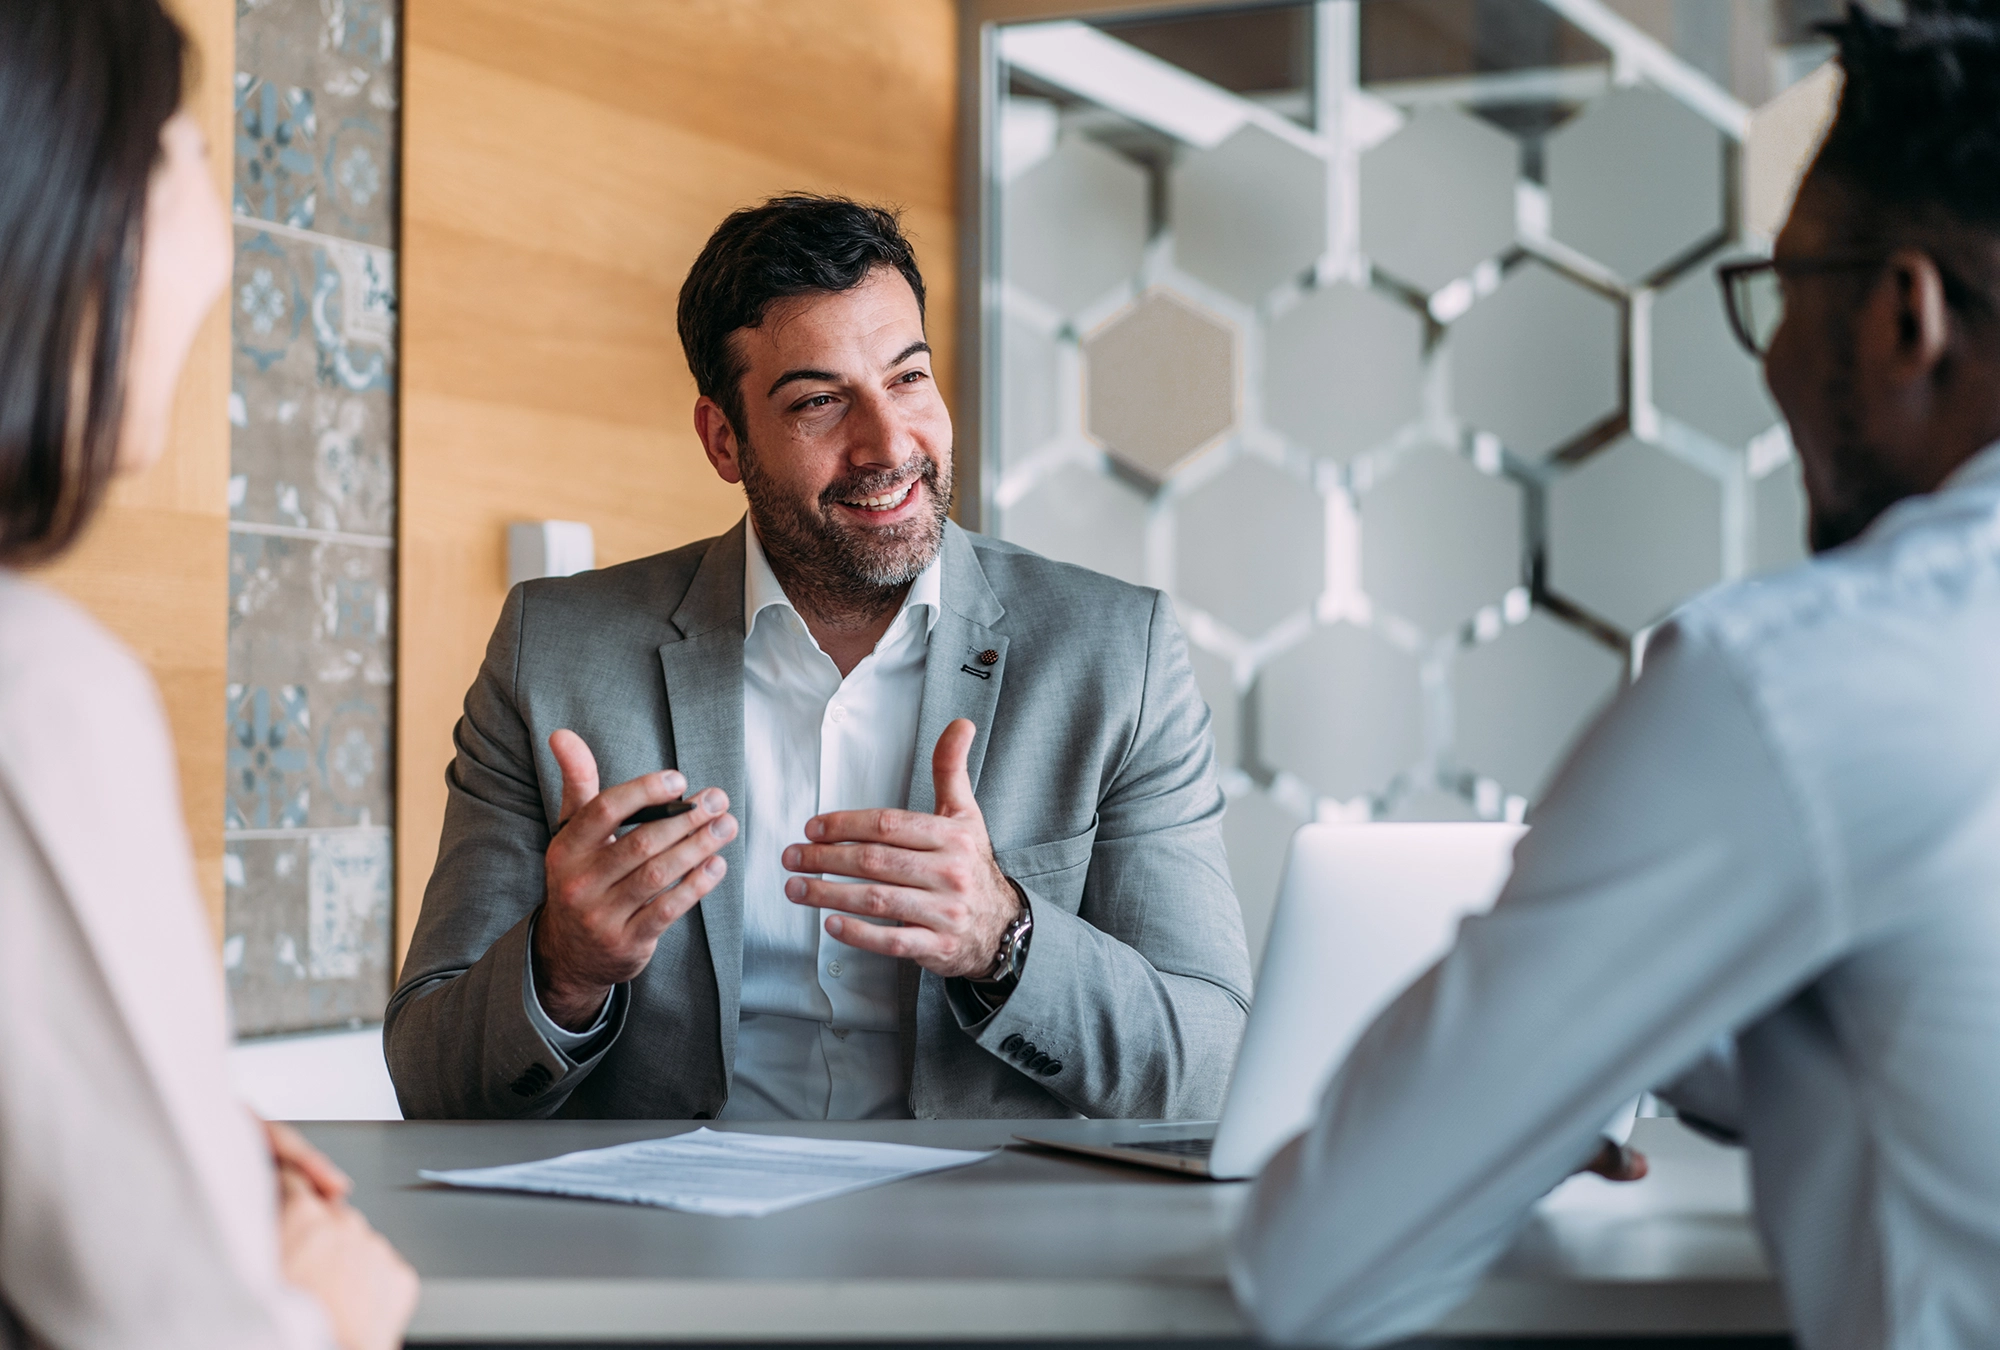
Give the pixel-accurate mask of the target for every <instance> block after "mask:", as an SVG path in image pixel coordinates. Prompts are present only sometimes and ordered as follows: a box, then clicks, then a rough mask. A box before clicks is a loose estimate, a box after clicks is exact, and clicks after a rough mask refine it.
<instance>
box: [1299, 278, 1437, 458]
mask: <svg viewBox="0 0 2000 1350" xmlns="http://www.w3.org/2000/svg"><path fill="white" fill-rule="evenodd" d="M1423 342H1424V321H1423V319H1422V318H1421V317H1419V316H1418V315H1417V314H1416V312H1415V311H1413V310H1412V309H1410V308H1409V306H1407V305H1402V304H1398V303H1397V302H1396V301H1394V300H1391V299H1389V298H1388V297H1387V296H1384V295H1382V294H1380V293H1379V292H1376V291H1370V290H1362V289H1359V288H1357V287H1355V286H1350V285H1348V284H1347V283H1346V282H1341V283H1339V284H1337V285H1333V286H1327V287H1323V288H1321V289H1318V290H1315V291H1313V292H1312V293H1311V294H1309V295H1307V296H1306V298H1305V299H1304V300H1303V301H1302V302H1300V303H1299V304H1298V305H1296V306H1294V307H1293V308H1292V309H1290V310H1288V311H1286V313H1285V314H1284V315H1283V316H1282V317H1280V318H1279V319H1277V320H1276V321H1275V322H1273V323H1272V324H1271V327H1270V332H1269V336H1268V337H1267V338H1266V340H1265V345H1264V366H1265V371H1264V416H1265V418H1266V419H1267V420H1268V421H1269V422H1270V423H1271V425H1272V426H1274V427H1276V428H1278V430H1280V431H1282V432H1284V433H1285V435H1287V436H1289V437H1290V438H1291V439H1292V440H1294V441H1296V442H1297V443H1298V444H1300V445H1303V446H1305V447H1306V448H1307V449H1309V450H1311V451H1313V453H1315V454H1318V455H1323V456H1326V457H1328V458H1332V459H1335V460H1339V461H1341V462H1343V463H1344V462H1346V461H1347V460H1349V459H1352V458H1353V457H1354V456H1355V455H1357V454H1359V453H1360V452H1362V451H1363V450H1366V449H1368V448H1369V447H1371V446H1374V445H1378V444H1380V443H1381V442H1383V441H1385V440H1387V439H1388V438H1389V437H1390V436H1392V435H1394V434H1395V432H1396V430H1397V429H1398V428H1399V427H1401V426H1403V425H1404V424H1405V423H1407V422H1411V421H1414V420H1415V419H1416V417H1417V414H1418V412H1419V411H1420V406H1419V396H1420V394H1421V392H1422V391H1421V386H1422V382H1423V374H1424V371H1423Z"/></svg>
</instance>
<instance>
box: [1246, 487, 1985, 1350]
mask: <svg viewBox="0 0 2000 1350" xmlns="http://www.w3.org/2000/svg"><path fill="white" fill-rule="evenodd" d="M1533 821H1534V827H1535V828H1534V829H1533V831H1532V832H1531V833H1530V834H1529V835H1528V836H1527V838H1526V839H1525V841H1524V842H1523V843H1522V845H1521V846H1520V849H1519V852H1518V856H1517V859H1516V865H1515V870H1514V873H1513V877H1512V879H1511V880H1510V882H1509V883H1508V886H1507V888H1506V890H1505V892H1504V893H1503V894H1502V896H1501V898H1500V901H1499V903H1498V904H1497V905H1496V906H1495V907H1494V909H1493V911H1492V912H1491V914H1489V915H1486V916H1483V917H1478V918H1473V919H1469V920H1467V921H1466V922H1465V923H1464V925H1463V926H1462V928H1461V929H1460V933H1459V938H1458V943H1457V945H1456V947H1455V948H1454V949H1453V950H1452V952H1451V953H1450V954H1449V955H1448V956H1446V957H1445V958H1444V959H1443V960H1442V961H1441V962H1440V963H1439V964H1438V965H1437V966H1436V967H1435V968H1433V969H1432V970H1431V971H1430V972H1429V973H1428V974H1427V975H1426V976H1424V978H1423V979H1422V980H1421V981H1419V982H1418V983H1417V984H1416V985H1415V986H1413V987H1412V988H1411V989H1410V990H1409V991H1408V992H1406V993H1405V994H1404V995H1403V997H1402V998H1401V999H1399V1000H1398V1001H1397V1002H1396V1003H1395V1004H1394V1005H1393V1006H1392V1007H1391V1008H1390V1009H1389V1010H1388V1011H1387V1012H1385V1013H1384V1014H1383V1015H1382V1017H1381V1018H1380V1019H1379V1020H1377V1022H1376V1023H1375V1024H1374V1025H1373V1026H1372V1027H1371V1028H1370V1029H1369V1031H1368V1032H1367V1033H1366V1034H1365V1035H1364V1037H1363V1038H1362V1040H1361V1041H1360V1042H1359V1044H1358V1045H1357V1046H1356V1048H1355V1050H1354V1052H1353V1054H1352V1055H1351V1056H1350V1057H1349V1059H1348V1060H1347V1062H1346V1064H1345V1065H1344V1066H1343V1068H1342V1069H1341V1071H1340V1072H1339V1074H1338V1075H1337V1076H1336V1077H1335V1079H1334V1081H1333V1082H1332V1084H1331V1085H1330V1086H1329V1087H1328V1089H1327V1093H1326V1096H1325V1098H1324V1100H1323V1102H1322V1104H1321V1109H1320V1114H1319V1118H1318V1121H1317V1123H1316V1124H1315V1125H1314V1126H1313V1128H1312V1129H1311V1130H1310V1131H1309V1132H1308V1133H1307V1134H1306V1135H1304V1136H1303V1137H1302V1138H1301V1139H1299V1140H1296V1141H1294V1142H1293V1143H1292V1144H1290V1145H1288V1146H1287V1148H1286V1149H1285V1150H1284V1151H1283V1152H1282V1153H1280V1154H1279V1155H1278V1157H1277V1158H1276V1159H1274V1160H1273V1162H1272V1164H1271V1165H1270V1167H1269V1168H1268V1169H1267V1170H1266V1172H1265V1174H1264V1176H1263V1177H1262V1178H1261V1179H1260V1181H1259V1182H1258V1185H1257V1188H1256V1191H1255V1194H1254V1197H1253V1201H1252V1205H1251V1208H1250V1210H1249V1211H1248V1214H1247V1217H1246V1220H1245V1224H1244V1227H1243V1230H1242V1232H1241V1234H1240V1235H1239V1238H1238V1243H1237V1249H1236V1256H1235V1263H1234V1276H1235V1281H1236V1287H1237V1291H1238V1294H1239V1296H1240V1297H1241V1298H1242V1300H1243V1302H1244V1305H1245V1306H1246V1307H1247V1308H1248V1309H1250V1310H1251V1312H1252V1313H1253V1315H1254V1316H1255V1318H1256V1320H1257V1322H1258V1323H1259V1325H1260V1326H1261V1327H1262V1328H1263V1329H1264V1330H1265V1331H1266V1332H1267V1333H1268V1334H1270V1335H1272V1336H1274V1337H1276V1338H1279V1339H1285V1340H1306V1339H1310V1340H1314V1341H1318V1342H1332V1343H1336V1344H1349V1345H1365V1344H1374V1343H1378V1342H1381V1341H1385V1340H1390V1339H1393V1338H1397V1337H1402V1336H1407V1335H1410V1334H1412V1333H1414V1332H1418V1331H1420V1330H1422V1329H1423V1328H1425V1327H1426V1326H1428V1325H1430V1324H1431V1323H1432V1322H1434V1321H1435V1320H1436V1319H1437V1318H1438V1317H1439V1316H1441V1315H1442V1314H1444V1313H1445V1312H1446V1311H1448V1310H1449V1309H1450V1308H1452V1307H1453V1306H1454V1305H1456V1304H1457V1303H1458V1302H1459V1301H1460V1300H1462V1299H1463V1298H1464V1297H1465V1296H1466V1295H1467V1294H1468V1293H1470V1292H1471V1290H1472V1288H1473V1286H1474V1284H1475V1283H1476V1282H1477V1281H1478V1279H1479V1278H1480V1276H1481V1274H1482V1272H1483V1271H1484V1270H1485V1269H1486V1267H1487V1266H1488V1264H1489V1263H1490V1262H1492V1261H1493V1260H1494V1259H1495V1258H1496V1257H1497V1256H1498V1255H1499V1254H1500V1253H1501V1252H1502V1250H1504V1248H1505V1247H1506V1246H1507V1244H1508V1242H1509V1241H1510V1240H1511V1239H1512V1237H1513V1236H1514V1234H1515V1233H1516V1232H1517V1231H1518V1229H1519V1228H1520V1226H1521V1225H1522V1224H1523V1222H1524V1221H1525V1220H1526V1219H1527V1217H1528V1214H1529V1211H1530V1209H1531V1207H1532V1206H1533V1205H1534V1203H1535V1202H1536V1201H1537V1200H1538V1199H1539V1198H1540V1197H1541V1196H1542V1195H1543V1194H1544V1193H1546V1192H1547V1191H1548V1190H1549V1189H1550V1188H1551V1187H1553V1186H1555V1185H1556V1184H1557V1183H1558V1182H1559V1181H1561V1180H1562V1179H1563V1177H1564V1176H1565V1175H1566V1174H1567V1173H1569V1172H1570V1171H1571V1170H1572V1169H1574V1168H1576V1167H1577V1166H1579V1165H1580V1164H1581V1163H1582V1162H1583V1161H1584V1160H1585V1159H1586V1158H1587V1157H1588V1156H1589V1155H1590V1153H1591V1152H1592V1151H1593V1149H1594V1148H1595V1146H1596V1130H1597V1126H1598V1124H1599V1123H1600V1122H1601V1121H1603V1120H1604V1118H1605V1117H1606V1116H1607V1115H1608V1114H1610V1112H1611V1110H1612V1108H1613V1107H1615V1106H1616V1105H1617V1104H1618V1103H1619V1102H1620V1101H1622V1100H1624V1099H1625V1098H1628V1097H1630V1096H1631V1095H1632V1094H1633V1093H1634V1092H1636V1091H1638V1090H1640V1089H1642V1088H1645V1087H1647V1086H1648V1085H1649V1084H1656V1083H1660V1082H1662V1081H1665V1080H1669V1079H1674V1078H1676V1076H1677V1075H1682V1076H1681V1077H1680V1078H1679V1081H1678V1082H1677V1083H1674V1084H1673V1085H1671V1086H1670V1087H1668V1088H1666V1089H1662V1091H1663V1092H1664V1093H1665V1095H1667V1096H1669V1098H1670V1099H1672V1100H1674V1101H1675V1102H1676V1103H1677V1104H1678V1105H1679V1106H1680V1107H1681V1108H1682V1110H1683V1112H1684V1113H1685V1114H1691V1115H1695V1116H1699V1117H1701V1118H1702V1119H1703V1120H1704V1121H1705V1122H1707V1123H1708V1125H1709V1126H1710V1127H1711V1128H1712V1129H1714V1130H1716V1131H1719V1132H1723V1133H1730V1134H1734V1135H1736V1136H1738V1137H1740V1139H1741V1140H1742V1142H1743V1143H1745V1144H1746V1145H1747V1146H1748V1148H1749V1150H1750V1155H1751V1171H1752V1177H1753V1185H1754V1193H1755V1199H1756V1208H1757V1222H1758V1225H1759V1227H1760V1229H1761V1231H1762V1233H1763V1236H1764V1239H1765V1243H1766V1246H1767V1248H1768V1249H1769V1252H1770V1254H1771V1257H1772V1260H1773V1262H1774V1265H1775V1267H1776V1269H1777V1271H1778V1274H1779V1277H1780V1279H1781V1281H1782V1282H1783V1285H1784V1288H1785V1293H1786V1298H1787V1301H1788V1304H1789V1307H1790V1310H1791V1315H1792V1319H1793V1325H1794V1329H1795V1331H1796V1334H1797V1336H1798V1339H1799V1343H1800V1344H1801V1346H1805V1347H1811V1350H1848V1348H1850V1347H1851V1348H1852V1350H1864V1348H1865V1350H1883V1348H1884V1347H1895V1348H1898V1350H1904V1348H1907V1350H1917V1347H1922V1348H1923V1350H1973V1348H1974V1347H1991V1346H1994V1345H2000V1148H1996V1147H1995V1145H1994V1140H1995V1138H1996V1134H2000V447H1994V448H1990V449H1988V450H1986V451H1984V452H1982V453H1981V454H1980V455H1978V456H1977V457H1976V458H1974V459H1973V460H1972V461H1970V462H1969V463H1967V464H1966V465H1964V466H1962V467H1961V468H1960V470H1959V471H1958V472H1957V473H1956V474H1955V475H1953V477H1952V478H1951V479H1950V480H1949V481H1948V482H1947V484H1946V485H1945V486H1944V488H1942V489H1941V490H1939V491H1938V492H1936V493H1934V494H1931V495H1928V496H1922V497H1917V498H1913V499H1910V500H1907V501H1904V502H1902V503H1899V504H1898V505H1897V506H1895V507H1894V508H1892V509H1891V510H1889V511H1888V512H1885V513H1884V514H1883V516H1882V517H1881V518H1880V519H1879V520H1878V521H1877V522H1876V523H1875V525H1874V526H1873V527H1872V528H1871V529H1870V530H1869V531H1868V532H1867V534H1866V535H1865V536H1863V538H1862V539H1860V540H1859V541H1857V542H1856V543H1855V544H1853V545H1851V546H1849V547H1847V548H1844V549H1841V550H1838V551H1836V552H1834V553H1831V554H1829V555H1826V556H1823V557H1821V558H1819V559H1817V560H1815V561H1814V562H1812V563H1810V564H1808V565H1806V566H1803V567H1800V568H1798V569H1795V570H1793V571H1790V572H1787V573H1784V574H1781V575H1778V576H1775V577H1771V578H1768V579H1759V580H1754V581H1749V582H1745V583H1741V584H1738V585H1734V586H1729V587H1725V588H1722V589H1720V590H1717V591H1714V592H1711V593H1710V594H1708V595H1707V596H1704V597H1702V598H1701V599H1698V600H1696V601H1695V602H1693V603H1692V604H1691V605H1689V606H1688V607H1687V608H1686V609H1684V610H1683V611H1682V612H1681V613H1680V614H1679V615H1677V616H1676V618H1675V620H1674V621H1673V622H1672V623H1671V624H1670V625H1668V626H1667V627H1666V628H1665V629H1663V630H1662V632H1661V634H1660V635H1659V637H1658V638H1657V639H1656V640H1655V641H1654V643H1653V644H1652V646H1651V648H1650V650H1649V652H1648V655H1647V658H1646V664H1645V669H1644V673H1643V675H1642V676H1641V678H1640V679H1639V680H1638V681H1637V682H1636V683H1635V684H1634V686H1633V687H1632V688H1631V689H1629V690H1627V691H1626V692H1625V694H1624V695H1622V696H1621V697H1620V698H1619V699H1618V700H1617V702H1616V703H1615V704H1614V705H1613V706H1612V707H1611V708H1610V710H1609V711H1608V712H1607V713H1606V714H1605V715H1604V716H1603V717H1602V718H1601V719H1600V720H1599V721H1598V723H1597V724H1596V725H1595V726H1594V727H1593V728H1592V729H1591V730H1590V731H1589V732H1588V733H1587V734H1586V735H1585V737H1584V738H1583V740H1582V741H1581V742H1580V743H1579V745H1578V746H1577V747H1576V749H1575V751H1574V752H1573V754H1572V756H1571V758H1570V760H1569V762H1568V763H1567V765H1565V767H1564V768H1563V770H1562V772H1561V773H1560V774H1559V775H1558V777H1557V779H1556V781H1555V782H1554V784H1553V785H1552V787H1551V788H1550V791H1549V793H1548V796H1547V799H1546V800H1545V801H1544V802H1543V803H1542V805H1541V806H1540V807H1539V809H1538V810H1537V811H1536V812H1535V814H1534V817H1533ZM1718 1037H1723V1038H1726V1039H1725V1041H1724V1045H1725V1048H1726V1049H1727V1050H1728V1051H1729V1052H1730V1053H1729V1054H1727V1055H1723V1056H1710V1057H1707V1058H1704V1057H1703V1052H1704V1047H1707V1046H1710V1045H1711V1044H1712V1043H1714V1042H1715V1041H1716V1039H1717V1038H1718ZM1690 1066H1693V1068H1692V1069H1690Z"/></svg>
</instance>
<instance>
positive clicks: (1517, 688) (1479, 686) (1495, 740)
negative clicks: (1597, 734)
mask: <svg viewBox="0 0 2000 1350" xmlns="http://www.w3.org/2000/svg"><path fill="white" fill-rule="evenodd" d="M1624 666H1625V663H1624V662H1623V661H1621V660H1620V659H1619V658H1618V655H1617V653H1615V652H1613V651H1611V650H1610V649H1609V648H1607V647H1605V646H1602V645H1601V644H1599V643H1597V642H1594V641H1592V640H1591V639H1590V638H1587V637H1585V636H1584V635H1583V634H1582V633H1579V632H1578V631H1577V630H1576V629H1574V628H1571V627H1570V626H1569V625H1567V624H1565V623H1562V622H1560V621H1559V620H1556V619H1552V618H1550V617H1549V616H1548V615H1546V614H1543V613H1541V612H1540V611H1537V612H1535V613H1533V614H1530V615H1529V616H1528V619H1527V621H1526V622H1525V623H1523V624H1521V625H1520V626H1519V627H1516V628H1512V629H1509V630H1508V631H1507V632H1506V633H1505V634H1503V635H1502V636H1501V637H1500V638H1499V639H1498V640H1496V641H1493V642H1486V643H1481V644H1480V645H1479V646H1477V647H1474V648H1472V649H1471V650H1470V651H1467V652H1464V653H1462V654H1460V656H1459V658H1458V662H1457V669H1456V670H1455V671H1454V679H1453V684H1454V693H1455V707H1456V710H1457V714H1458V724H1457V745H1456V747H1455V749H1456V754H1455V756H1454V757H1455V758H1456V759H1457V761H1458V763H1459V764H1460V765H1462V766H1463V767H1465V768H1468V769H1472V770H1475V771H1477V772H1479V773H1483V774H1486V775H1488V776H1490V777H1492V778H1494V779H1496V780H1498V782H1499V783H1500V785H1501V786H1502V787H1503V788H1505V789H1506V790H1507V791H1509V792H1516V793H1519V794H1520V795H1522V796H1523V797H1526V798H1528V799H1529V800H1530V801H1532V800H1534V799H1535V798H1537V797H1539V796H1540V795H1541V792H1542V789H1543V788H1544V787H1545V786H1547V783H1548V778H1549V774H1550V771H1551V770H1553V769H1554V768H1555V766H1556V765H1557V764H1558V763H1560V762H1561V760H1562V757H1563V756H1564V755H1565V754H1567V753H1568V750H1569V745H1570V742H1571V741H1573V740H1575V739H1576V735H1577V733H1578V732H1579V731H1581V730H1582V729H1583V727H1584V724H1585V723H1586V722H1588V721H1589V719H1590V718H1591V717H1592V716H1593V715H1594V714H1595V713H1596V712H1597V710H1598V708H1600V707H1601V706H1603V703H1604V701H1605V699H1606V698H1608V697H1609V696H1610V695H1611V694H1612V692H1613V691H1615V690H1616V689H1617V688H1618V683H1619V680H1620V679H1621V677H1622V675H1623V672H1624Z"/></svg>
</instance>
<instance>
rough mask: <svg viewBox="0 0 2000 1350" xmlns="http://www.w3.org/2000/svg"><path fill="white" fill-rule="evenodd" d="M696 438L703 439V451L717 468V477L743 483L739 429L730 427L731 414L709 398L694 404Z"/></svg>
mask: <svg viewBox="0 0 2000 1350" xmlns="http://www.w3.org/2000/svg"><path fill="white" fill-rule="evenodd" d="M694 434H695V435H697V436H699V437H701V448H702V450H703V451H704V452H706V453H707V455H708V462H709V463H710V464H713V465H714V466H715V474H716V477H718V478H720V479H721V480H722V481H723V482H725V483H740V482H742V481H743V456H742V447H741V445H740V444H739V442H738V441H737V439H736V428H735V427H733V426H731V425H730V424H729V414H727V413H725V412H723V411H722V405H721V404H720V403H717V402H716V401H715V400H714V399H712V398H710V397H709V396H708V395H707V394H703V395H702V396H701V397H700V398H698V399H696V400H695V404H694Z"/></svg>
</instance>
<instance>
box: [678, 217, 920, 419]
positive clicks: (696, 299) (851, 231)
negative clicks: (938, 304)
mask: <svg viewBox="0 0 2000 1350" xmlns="http://www.w3.org/2000/svg"><path fill="white" fill-rule="evenodd" d="M878 267H893V268H895V269H896V270H897V271H898V272H900V273H902V275H903V280H905V281H907V282H909V283H910V290H911V292H912V293H913V294H915V296H916V297H917V315H918V318H919V319H920V320H921V318H922V317H923V313H924V278H923V274H922V273H921V272H919V271H918V270H917V253H916V250H915V249H914V248H912V247H911V246H910V241H909V239H908V238H906V237H905V236H904V234H903V225H902V216H901V214H900V213H899V212H898V211H896V210H895V209H893V208H891V207H886V206H870V205H867V204H865V203H862V202H857V201H852V200H850V199H848V198H846V197H824V196H816V195H812V194H808V193H789V194H787V195H785V196H782V197H773V198H771V199H770V200H769V201H767V202H765V203H764V204H763V205H761V206H751V207H746V208H744V209H743V210H741V211H735V212H732V213H731V214H730V215H729V217H728V218H727V219H726V220H724V221H723V222H722V223H721V224H720V225H718V226H716V227H715V233H714V234H711V235H710V236H709V237H708V243H707V244H706V245H704V246H703V247H702V250H701V256H700V257H698V258H696V259H695V260H694V266H693V267H691V268H689V269H688V274H687V280H686V281H685V282H683V283H682V284H681V299H680V313H679V327H680V335H681V350H682V351H684V352H685V353H686V354H687V363H688V370H689V371H690V372H692V373H693V375H694V384H695V388H696V389H698V390H700V391H701V392H702V393H704V394H706V395H707V396H708V397H710V398H712V399H714V400H715V401H716V402H717V403H719V404H721V405H722V411H723V413H724V415H725V416H727V417H728V418H729V425H730V426H731V427H732V428H734V429H735V431H736V433H737V434H738V435H739V436H741V435H742V434H743V389H742V382H743V370H744V364H745V363H744V360H743V357H742V355H741V354H740V353H739V352H738V351H737V350H736V348H735V345H734V344H733V343H732V342H731V341H730V336H731V335H732V334H734V333H735V332H736V331H737V330H738V329H741V328H755V327H757V326H758V325H759V324H761V323H763V322H764V315H765V313H766V312H767V311H768V310H769V309H770V308H771V306H772V305H773V304H775V303H776V302H777V301H780V300H787V299H790V298H791V297H793V296H796V295H811V294H814V293H832V292H835V291H845V290H852V289H853V288H854V287H856V286H859V285H860V284H861V283H862V282H863V281H865V280H867V278H868V274H869V273H870V272H873V271H874V270H875V269H876V268H878Z"/></svg>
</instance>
